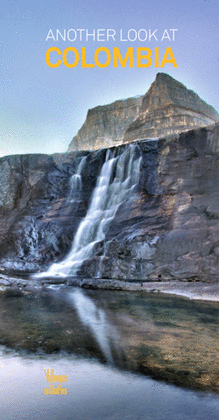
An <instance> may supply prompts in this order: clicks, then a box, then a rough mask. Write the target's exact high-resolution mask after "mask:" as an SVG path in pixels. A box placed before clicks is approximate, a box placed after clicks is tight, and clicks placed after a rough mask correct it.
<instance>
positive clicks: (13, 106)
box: [0, 0, 219, 156]
mask: <svg viewBox="0 0 219 420" xmlns="http://www.w3.org/2000/svg"><path fill="white" fill-rule="evenodd" d="M218 11H219V1H217V0H209V1H207V0H184V1H183V2H177V1H172V0H165V1H163V0H111V1H106V0H102V1H99V0H83V1H81V0H77V1H76V0H1V3H0V47H1V66H0V83H1V84H0V90H1V95H0V104H1V105H0V106H1V113H0V119H1V120H0V156H4V155H10V154H26V153H49V154H50V153H56V152H65V151H67V149H68V145H69V143H70V142H71V140H72V138H73V137H74V136H75V135H76V134H77V132H78V130H79V129H80V127H81V126H82V124H83V122H84V121H85V119H86V114H87V111H88V109H90V108H93V107H95V106H98V105H104V104H108V103H111V102H113V101H115V100H118V99H124V98H128V97H132V96H137V95H143V94H145V93H146V92H147V90H148V89H149V87H150V85H151V83H152V82H153V81H154V79H155V77H156V74H157V73H158V72H161V71H163V72H165V73H168V74H170V75H171V76H172V77H174V78H175V79H177V80H179V81H180V82H182V83H183V84H185V85H186V87H187V88H189V89H192V90H194V91H195V92H196V93H197V94H198V95H199V96H200V97H201V98H202V99H203V100H205V101H206V102H207V103H209V104H210V105H212V106H213V107H215V109H216V110H217V111H219V101H218V82H219V80H218V77H219V76H218ZM78 29H84V30H87V31H88V33H90V34H91V33H93V31H95V35H96V37H97V30H98V29H102V31H100V34H101V35H100V40H99V41H98V40H97V38H96V39H95V41H94V40H93V37H92V36H90V37H88V40H86V37H85V35H86V32H85V31H81V32H79V31H77V30H78ZM107 29H111V30H114V31H115V32H112V31H111V32H110V33H111V34H112V33H114V38H115V40H114V39H113V38H112V37H111V38H109V40H108V41H107V38H106V34H107ZM171 29H176V31H174V32H173V31H171ZM50 30H51V31H52V34H53V35H54V37H55V35H56V31H57V30H59V31H60V33H61V34H62V35H63V36H64V30H66V33H67V32H68V31H69V30H71V31H70V32H69V37H70V38H71V39H72V41H70V40H67V39H66V40H65V41H64V40H63V39H62V38H61V37H59V39H58V40H56V39H53V38H52V36H51V32H49V31H50ZM120 30H122V37H120ZM165 30H167V32H165ZM139 31H140V32H139ZM154 31H156V32H154ZM80 33H81V40H80ZM138 33H139V38H140V39H138V37H137V39H136V40H134V37H135V35H136V34H138ZM153 33H154V34H155V35H152V36H151V39H149V34H153ZM173 33H174V34H175V39H174V40H173ZM75 34H76V35H77V38H76V39H75V40H73V37H74V36H75ZM128 34H129V36H128ZM164 34H165V35H164ZM163 35H164V37H163ZM146 37H147V39H144V38H146ZM162 37H163V40H162ZM47 38H48V39H47ZM128 38H129V39H128ZM155 38H156V39H155ZM101 39H102V40H101ZM125 39H127V40H126V41H125ZM51 47H58V48H59V49H60V51H61V56H58V54H57V53H56V52H53V53H51V56H50V57H51V60H50V61H51V63H52V64H55V63H56V62H57V60H58V59H60V58H61V61H62V53H63V51H64V50H65V49H66V48H69V47H73V48H75V49H76V50H77V51H78V54H79V63H78V65H76V66H75V67H73V68H69V67H66V66H65V65H64V64H63V62H61V64H60V66H59V67H56V68H52V67H50V66H49V65H48V64H47V63H46V60H45V55H46V52H47V51H48V49H49V48H51ZM100 47H105V48H107V49H108V50H109V51H110V54H111V56H112V54H113V48H115V47H117V48H119V51H120V53H121V55H122V56H123V57H124V56H125V53H126V51H127V48H129V47H132V48H133V54H134V63H133V68H130V67H129V66H128V63H127V65H126V66H125V67H121V66H120V65H119V66H118V67H117V68H115V67H114V66H113V60H112V61H111V62H110V63H109V65H108V66H107V67H105V68H101V67H98V66H97V65H95V67H92V68H91V67H90V68H83V67H82V66H81V48H86V63H89V64H93V63H94V54H95V51H96V50H97V49H98V48H100ZM138 47H147V48H150V49H151V51H152V64H151V66H149V67H144V68H138V67H137V65H136V49H137V48H138ZM155 47H156V48H157V47H158V48H159V56H160V61H159V65H160V63H161V61H162V57H163V55H164V52H165V50H166V48H167V47H171V49H172V52H173V55H174V58H175V60H176V63H177V67H174V66H173V64H172V63H167V64H165V66H164V67H163V68H156V67H155V65H154V51H155ZM104 54H105V53H104V52H102V53H100V55H99V62H100V63H104V61H105V55H104ZM74 58H75V55H74V53H73V52H72V51H71V52H69V53H68V55H67V60H68V62H69V63H70V64H71V63H73V62H74ZM142 62H143V63H146V62H147V60H142Z"/></svg>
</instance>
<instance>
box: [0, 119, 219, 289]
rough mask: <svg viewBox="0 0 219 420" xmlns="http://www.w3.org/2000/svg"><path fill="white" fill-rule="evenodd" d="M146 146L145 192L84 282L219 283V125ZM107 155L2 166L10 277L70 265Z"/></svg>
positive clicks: (120, 220) (11, 161) (28, 159)
mask: <svg viewBox="0 0 219 420" xmlns="http://www.w3.org/2000/svg"><path fill="white" fill-rule="evenodd" d="M137 144H138V148H139V150H140V153H141V156H142V159H141V167H140V180H139V184H138V187H137V189H136V190H135V192H134V194H133V196H132V200H131V201H130V200H129V201H128V202H124V203H123V204H122V205H121V206H120V207H119V209H118V211H117V213H116V216H115V217H114V219H113V221H112V222H111V224H110V228H109V229H108V231H107V233H106V237H105V240H104V241H101V242H99V243H98V245H97V246H96V248H95V249H94V253H93V254H92V256H91V257H90V258H89V259H87V260H86V261H85V262H84V263H83V265H82V266H81V268H80V270H79V272H78V275H79V276H80V277H96V276H99V277H102V278H109V279H120V280H130V281H135V280H138V281H139V280H141V281H159V280H164V281H165V280H170V279H172V280H174V279H178V280H190V281H194V280H195V281H199V280H203V281H208V282H216V281H217V278H218V255H219V241H218V238H219V235H218V175H219V174H218V153H219V124H213V125H211V126H208V127H205V128H199V129H196V130H191V131H187V132H184V133H181V134H178V135H172V136H167V137H163V138H160V139H158V140H147V139H145V140H142V141H138V142H137ZM126 147H128V146H126V145H122V146H119V147H118V148H117V149H115V152H116V153H120V152H121V150H124V148H126ZM106 153H107V150H106V149H102V150H99V151H95V152H78V153H67V154H62V155H53V156H46V155H26V156H19V155H17V156H8V157H4V158H1V159H0V171H1V179H2V182H1V186H0V216H1V225H0V241H1V242H0V258H1V260H0V267H1V270H2V271H10V270H12V271H15V272H16V271H23V272H24V271H25V270H31V271H39V270H44V269H46V268H47V267H48V266H49V265H50V264H51V263H52V262H54V261H56V262H57V261H60V260H62V259H63V258H64V256H65V255H66V253H68V251H69V250H70V248H71V243H72V239H73V237H74V235H75V232H76V229H77V228H78V226H79V223H80V221H81V219H82V218H83V217H84V215H85V214H86V211H87V208H88V206H89V203H90V202H91V197H92V192H93V190H94V187H95V185H96V181H97V177H98V175H99V174H100V171H101V168H102V165H103V162H104V160H105V156H106ZM85 156H86V161H85V164H84V165H83V168H82V170H81V179H82V188H81V189H77V191H74V189H73V190H72V185H71V179H72V176H74V174H76V171H77V168H78V165H79V162H81V159H82V157H85ZM126 164H127V163H126Z"/></svg>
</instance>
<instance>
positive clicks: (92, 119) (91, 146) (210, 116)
mask: <svg viewBox="0 0 219 420" xmlns="http://www.w3.org/2000/svg"><path fill="white" fill-rule="evenodd" d="M216 121H219V114H218V113H217V112H216V110H215V109H214V108H213V107H212V106H210V105H208V104H207V103H206V102H204V101H203V100H202V99H201V98H200V97H199V96H198V95H197V94H196V93H195V92H193V91H192V90H190V89H187V88H186V86H185V85H183V84H182V83H181V82H179V81H178V80H176V79H174V78H173V77H171V76H170V75H169V74H167V73H157V75H156V78H155V81H154V82H153V83H152V85H151V86H150V88H149V90H148V91H147V92H146V94H145V95H143V96H140V97H135V98H128V99H125V100H121V101H116V102H113V103H112V104H109V105H104V106H98V107H96V108H93V109H92V110H89V112H88V115H87V119H86V121H85V123H84V124H83V126H82V127H81V129H80V130H79V132H78V134H77V135H76V136H75V137H74V138H73V140H72V142H71V144H70V146H69V151H72V150H96V149H101V148H103V147H111V146H115V145H118V144H122V143H130V142H132V141H135V140H141V139H146V138H156V137H163V136H166V135H169V134H176V133H180V132H182V131H187V130H191V129H193V128H197V127H203V126H206V125H209V124H212V123H214V122H216Z"/></svg>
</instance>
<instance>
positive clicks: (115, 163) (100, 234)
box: [37, 144, 141, 277]
mask: <svg viewBox="0 0 219 420" xmlns="http://www.w3.org/2000/svg"><path fill="white" fill-rule="evenodd" d="M116 153H118V150H117V149H114V150H110V149H108V150H107V152H106V158H105V162H104V164H103V166H102V169H101V172H100V175H99V176H98V178H97V184H96V187H95V189H94V191H93V193H92V196H91V201H90V206H89V208H88V211H87V214H86V216H85V217H84V218H83V219H82V221H81V222H80V224H79V227H78V230H77V232H76V234H75V236H74V240H73V244H72V248H71V250H70V252H69V254H68V255H67V256H66V257H65V259H64V260H63V261H62V262H60V263H54V264H52V266H51V267H50V268H49V269H48V271H47V272H46V273H40V274H38V275H37V277H43V276H50V277H66V276H68V275H71V276H75V275H76V274H77V272H78V270H79V269H80V267H81V265H82V264H83V262H84V261H85V260H87V259H88V258H90V257H91V256H92V254H93V251H94V248H95V246H96V244H98V242H100V241H104V239H105V235H106V233H107V231H108V229H109V227H110V224H111V222H112V220H113V219H114V217H115V214H116V212H117V210H118V208H119V207H120V206H121V204H122V203H124V202H125V201H128V200H130V199H131V198H132V196H133V192H134V189H135V187H136V185H137V184H138V181H139V173H140V163H141V154H140V150H139V148H138V146H137V145H133V144H130V145H127V146H126V147H125V148H124V150H123V151H122V152H121V153H120V154H118V155H117V156H115V155H116ZM81 165H84V161H83V162H81V163H80V165H79V169H78V171H77V174H76V175H74V176H73V177H72V187H73V186H75V188H76V187H77V188H81V167H82V166H81ZM73 194H74V193H73V191H72V190H71V196H73Z"/></svg>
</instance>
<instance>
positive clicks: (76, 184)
mask: <svg viewBox="0 0 219 420" xmlns="http://www.w3.org/2000/svg"><path fill="white" fill-rule="evenodd" d="M85 163H86V156H84V157H83V158H82V159H81V161H80V163H79V166H78V169H77V172H76V174H74V175H72V177H71V179H70V193H69V196H68V202H69V203H75V202H77V201H80V193H81V191H82V180H81V173H82V170H83V168H84V165H85Z"/></svg>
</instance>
